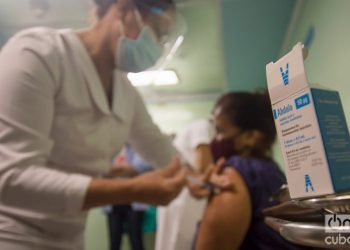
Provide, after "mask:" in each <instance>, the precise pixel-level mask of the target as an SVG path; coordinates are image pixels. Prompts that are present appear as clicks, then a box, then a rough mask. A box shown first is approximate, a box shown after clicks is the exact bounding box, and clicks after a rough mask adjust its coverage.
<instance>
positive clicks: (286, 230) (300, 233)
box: [265, 217, 350, 249]
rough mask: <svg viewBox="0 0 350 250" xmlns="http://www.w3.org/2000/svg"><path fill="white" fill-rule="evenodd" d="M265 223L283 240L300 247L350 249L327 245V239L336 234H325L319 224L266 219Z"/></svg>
mask: <svg viewBox="0 0 350 250" xmlns="http://www.w3.org/2000/svg"><path fill="white" fill-rule="evenodd" d="M265 223H266V224H267V225H268V226H270V227H271V228H272V229H274V230H275V231H277V232H278V233H279V234H280V235H281V236H282V237H283V238H284V239H286V240H288V241H290V242H292V243H294V244H297V245H302V246H310V247H316V248H323V249H350V245H349V244H348V245H346V244H345V245H344V246H343V245H342V246H341V247H340V246H339V245H329V244H327V243H326V239H327V237H330V236H334V237H337V235H338V234H327V233H326V232H325V228H324V226H323V225H321V224H311V223H307V224H306V223H295V222H290V221H285V220H280V219H276V218H272V217H266V218H265ZM342 236H344V237H346V238H347V237H350V233H342Z"/></svg>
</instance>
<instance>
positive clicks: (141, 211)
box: [105, 144, 153, 250]
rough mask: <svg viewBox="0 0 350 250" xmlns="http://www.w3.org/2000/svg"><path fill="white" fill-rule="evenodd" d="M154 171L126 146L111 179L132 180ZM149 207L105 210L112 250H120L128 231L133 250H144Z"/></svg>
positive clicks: (110, 207)
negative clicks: (146, 218)
mask: <svg viewBox="0 0 350 250" xmlns="http://www.w3.org/2000/svg"><path fill="white" fill-rule="evenodd" d="M151 170H153V167H152V166H151V164H149V163H148V162H146V161H145V160H144V159H143V158H142V156H140V155H139V154H138V153H137V152H136V151H135V150H134V149H133V148H132V147H131V146H130V145H129V144H126V145H125V146H124V148H123V150H122V151H121V152H120V154H118V155H117V157H116V158H115V160H114V164H113V167H112V169H111V172H110V174H109V177H110V178H132V177H135V176H137V175H140V174H143V173H145V172H148V171H151ZM148 208H149V205H146V204H142V203H132V204H131V205H127V204H126V205H112V206H109V207H106V208H105V211H106V213H107V217H108V229H109V242H110V249H111V250H119V249H120V247H121V242H122V236H123V234H124V232H125V231H127V233H128V236H129V242H130V246H131V249H132V250H143V249H144V244H143V221H144V215H145V211H146V210H147V209H148Z"/></svg>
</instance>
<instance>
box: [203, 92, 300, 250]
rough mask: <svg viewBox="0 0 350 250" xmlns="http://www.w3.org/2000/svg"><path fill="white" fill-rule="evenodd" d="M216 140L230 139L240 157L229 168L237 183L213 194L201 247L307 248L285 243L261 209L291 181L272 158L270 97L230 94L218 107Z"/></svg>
mask: <svg viewBox="0 0 350 250" xmlns="http://www.w3.org/2000/svg"><path fill="white" fill-rule="evenodd" d="M213 115H214V121H213V122H214V125H215V127H216V130H217V139H219V140H224V139H229V138H231V140H232V148H233V150H234V152H235V155H234V156H233V157H231V158H229V159H228V160H227V162H226V167H225V169H224V172H225V175H228V176H229V177H230V178H231V180H232V183H234V187H233V188H232V190H230V191H225V192H221V193H220V194H217V195H214V196H212V197H211V199H210V201H209V203H208V206H207V208H206V211H205V214H204V217H203V220H202V223H201V226H200V228H199V232H198V238H197V241H196V249H197V250H216V249H220V250H226V249H227V250H234V249H244V250H255V249H259V250H260V249H262V250H267V249H303V247H299V246H295V245H292V244H290V243H289V242H287V241H285V240H284V239H283V238H282V237H281V236H280V235H278V234H277V233H276V232H274V231H273V230H272V229H270V228H269V227H268V226H266V225H265V224H264V217H263V215H262V210H263V209H264V208H267V207H269V206H271V205H273V204H271V203H270V202H269V197H270V196H271V195H272V194H273V193H274V192H275V191H276V190H277V189H278V188H279V187H280V186H281V185H282V184H284V183H285V182H286V180H285V177H284V175H283V173H282V172H281V171H280V170H279V168H278V166H277V164H276V163H275V162H274V161H273V160H272V159H271V147H272V145H273V143H274V141H275V137H276V130H275V126H274V120H273V117H272V111H271V106H270V101H269V97H268V95H267V94H261V93H256V94H253V93H229V94H226V95H224V96H222V97H221V98H220V99H219V101H218V102H217V104H216V106H215V108H214V111H213Z"/></svg>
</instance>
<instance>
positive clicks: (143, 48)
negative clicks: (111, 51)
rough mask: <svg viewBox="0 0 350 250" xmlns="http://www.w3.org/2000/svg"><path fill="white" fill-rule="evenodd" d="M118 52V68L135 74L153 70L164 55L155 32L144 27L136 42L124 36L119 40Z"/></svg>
mask: <svg viewBox="0 0 350 250" xmlns="http://www.w3.org/2000/svg"><path fill="white" fill-rule="evenodd" d="M117 50H118V51H117V57H116V65H117V68H118V69H120V70H122V71H126V72H133V73H137V72H141V71H145V70H147V69H149V68H151V67H152V66H154V65H155V64H156V63H157V61H158V60H159V58H160V57H161V56H162V53H163V49H162V47H161V46H160V44H159V43H158V41H157V38H156V35H155V33H154V31H153V30H152V29H151V28H150V27H148V26H144V25H143V27H142V30H141V32H140V34H139V36H138V38H137V39H136V40H132V39H129V38H127V37H125V35H122V36H121V37H120V38H119V44H118V48H117Z"/></svg>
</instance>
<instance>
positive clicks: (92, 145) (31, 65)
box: [0, 28, 174, 250]
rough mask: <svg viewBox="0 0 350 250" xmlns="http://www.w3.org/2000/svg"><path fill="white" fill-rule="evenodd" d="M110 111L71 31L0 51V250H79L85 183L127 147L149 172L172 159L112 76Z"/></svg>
mask: <svg viewBox="0 0 350 250" xmlns="http://www.w3.org/2000/svg"><path fill="white" fill-rule="evenodd" d="M113 89H114V95H113V104H112V107H111V108H110V107H109V105H108V101H107V98H106V96H105V93H104V90H103V87H102V84H101V82H100V79H99V77H98V74H97V72H96V69H95V67H94V64H93V62H92V60H91V58H90V57H89V55H88V53H87V51H86V49H85V47H84V45H83V44H82V43H81V41H80V40H79V38H78V37H77V36H76V34H75V33H74V32H73V31H72V30H64V31H57V30H53V29H47V28H36V29H31V30H27V31H24V32H21V33H19V34H18V35H16V36H15V37H13V38H12V39H11V40H10V41H9V43H8V44H7V45H6V46H5V47H4V48H3V49H2V52H1V54H0V249H1V250H2V249H4V250H5V249H6V250H22V249H25V250H31V249H33V250H34V249H35V250H41V249H45V250H48V249H62V250H63V249H64V250H73V249H74V250H78V249H79V250H81V249H83V236H84V226H85V219H86V213H83V212H81V209H82V204H83V200H84V196H85V193H86V190H87V187H88V185H89V182H90V181H91V178H92V177H97V176H101V175H103V174H106V173H107V172H108V171H109V167H110V165H111V162H112V158H113V157H114V156H115V154H116V153H117V152H118V151H119V150H120V149H121V148H122V146H123V144H124V143H125V142H126V141H129V142H130V143H131V144H132V146H133V147H134V148H135V149H136V150H137V151H138V152H140V153H141V154H142V155H143V156H144V157H145V159H146V160H148V161H150V162H152V163H153V164H155V165H156V166H162V165H165V164H167V163H168V162H169V161H170V160H171V158H172V155H173V154H174V150H173V147H172V146H171V143H170V141H169V139H168V137H166V136H164V135H162V134H161V133H160V131H159V129H158V127H157V126H155V125H154V124H153V122H152V120H151V118H150V116H149V114H148V113H147V111H146V108H145V106H144V103H143V101H142V99H141V97H140V96H139V94H138V93H137V91H136V90H135V89H134V88H133V87H132V86H131V84H129V82H128V81H127V80H126V77H125V75H123V74H121V73H120V72H119V73H118V72H116V75H115V81H114V85H113Z"/></svg>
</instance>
